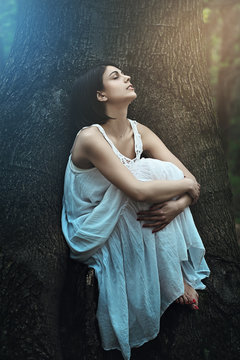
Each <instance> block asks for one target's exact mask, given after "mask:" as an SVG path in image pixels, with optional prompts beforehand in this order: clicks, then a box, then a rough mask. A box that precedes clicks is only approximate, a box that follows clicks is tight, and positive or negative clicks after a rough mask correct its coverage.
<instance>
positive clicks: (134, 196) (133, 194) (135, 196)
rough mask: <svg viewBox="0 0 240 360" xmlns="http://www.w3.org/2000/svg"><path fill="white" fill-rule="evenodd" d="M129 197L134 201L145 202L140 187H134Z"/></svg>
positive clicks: (144, 194)
mask: <svg viewBox="0 0 240 360" xmlns="http://www.w3.org/2000/svg"><path fill="white" fill-rule="evenodd" d="M130 197H131V198H132V199H133V200H135V201H140V202H144V201H146V200H147V195H146V192H145V191H144V190H143V188H142V186H136V187H135V188H134V190H133V191H132V192H131V194H130Z"/></svg>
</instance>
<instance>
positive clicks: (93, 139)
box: [72, 126, 106, 168]
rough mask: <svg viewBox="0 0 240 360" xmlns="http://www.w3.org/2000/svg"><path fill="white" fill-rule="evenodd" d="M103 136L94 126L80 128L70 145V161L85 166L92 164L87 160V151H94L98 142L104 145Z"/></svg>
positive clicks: (98, 144)
mask: <svg viewBox="0 0 240 360" xmlns="http://www.w3.org/2000/svg"><path fill="white" fill-rule="evenodd" d="M105 142H106V141H104V138H103V136H102V134H101V133H100V131H99V130H98V129H97V127H95V126H90V127H88V128H86V129H82V130H81V131H80V132H79V133H78V134H77V136H76V138H75V141H74V144H73V147H72V161H73V163H74V164H75V165H77V166H79V167H82V168H85V167H91V166H93V165H92V164H91V163H90V162H89V160H88V153H89V152H92V151H96V148H98V146H100V144H101V145H102V143H103V145H105Z"/></svg>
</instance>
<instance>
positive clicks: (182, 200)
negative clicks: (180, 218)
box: [176, 194, 193, 213]
mask: <svg viewBox="0 0 240 360" xmlns="http://www.w3.org/2000/svg"><path fill="white" fill-rule="evenodd" d="M192 201H193V199H192V198H191V196H190V195H188V194H183V195H182V196H180V197H179V198H178V199H177V200H176V203H177V206H178V209H179V213H181V212H182V211H183V210H184V209H185V208H186V207H188V206H190V205H191V204H192Z"/></svg>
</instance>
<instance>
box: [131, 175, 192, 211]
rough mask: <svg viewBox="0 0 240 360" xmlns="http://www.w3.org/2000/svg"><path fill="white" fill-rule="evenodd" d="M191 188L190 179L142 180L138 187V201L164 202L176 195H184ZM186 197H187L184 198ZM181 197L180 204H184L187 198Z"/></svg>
mask: <svg viewBox="0 0 240 360" xmlns="http://www.w3.org/2000/svg"><path fill="white" fill-rule="evenodd" d="M190 188H191V183H190V180H189V179H182V180H154V181H140V182H139V188H138V198H137V200H138V201H146V202H163V201H166V200H170V199H172V198H173V197H175V196H179V195H183V194H184V193H186V192H187V191H189V190H190ZM184 199H185V198H184ZM184 199H183V200H181V201H180V199H179V201H180V203H179V206H180V205H181V206H184V203H185V201H186V199H185V200H184Z"/></svg>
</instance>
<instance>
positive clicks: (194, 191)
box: [184, 176, 201, 205]
mask: <svg viewBox="0 0 240 360" xmlns="http://www.w3.org/2000/svg"><path fill="white" fill-rule="evenodd" d="M184 178H185V179H186V180H187V181H189V183H190V190H188V194H189V195H190V196H191V198H192V204H191V205H194V204H196V202H197V201H198V198H199V196H200V187H201V185H200V184H199V183H198V182H197V181H196V180H193V179H190V178H187V177H186V176H184Z"/></svg>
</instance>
